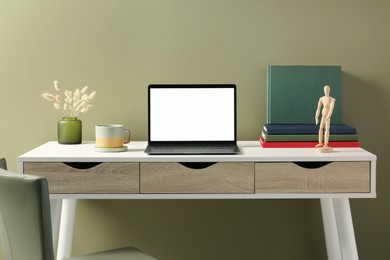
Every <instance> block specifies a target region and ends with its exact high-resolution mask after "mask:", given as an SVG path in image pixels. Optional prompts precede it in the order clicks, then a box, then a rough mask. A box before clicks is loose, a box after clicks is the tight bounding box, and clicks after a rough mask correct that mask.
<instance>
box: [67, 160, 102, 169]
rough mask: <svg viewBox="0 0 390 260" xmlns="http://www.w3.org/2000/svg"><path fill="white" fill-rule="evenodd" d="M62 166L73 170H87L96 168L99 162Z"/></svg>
mask: <svg viewBox="0 0 390 260" xmlns="http://www.w3.org/2000/svg"><path fill="white" fill-rule="evenodd" d="M64 164H65V165H67V166H69V167H71V168H73V169H78V170H88V169H92V168H94V167H96V166H98V165H99V164H101V162H66V163H64Z"/></svg>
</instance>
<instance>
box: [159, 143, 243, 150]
mask: <svg viewBox="0 0 390 260" xmlns="http://www.w3.org/2000/svg"><path fill="white" fill-rule="evenodd" d="M153 147H156V148H166V149H227V148H232V147H235V145H233V144H153Z"/></svg>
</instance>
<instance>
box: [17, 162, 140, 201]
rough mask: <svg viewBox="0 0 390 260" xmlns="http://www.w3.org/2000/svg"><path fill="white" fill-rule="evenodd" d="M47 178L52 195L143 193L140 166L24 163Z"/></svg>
mask: <svg viewBox="0 0 390 260" xmlns="http://www.w3.org/2000/svg"><path fill="white" fill-rule="evenodd" d="M23 167H24V173H25V174H32V175H39V176H43V177H45V178H47V180H48V182H49V191H50V193H54V194H55V193H80V194H83V193H85V194H93V193H106V194H110V193H139V163H66V164H65V163H41V162H28V163H24V166H23Z"/></svg>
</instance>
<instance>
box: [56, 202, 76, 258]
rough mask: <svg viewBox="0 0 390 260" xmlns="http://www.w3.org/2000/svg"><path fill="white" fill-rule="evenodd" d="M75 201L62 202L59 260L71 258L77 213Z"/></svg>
mask: <svg viewBox="0 0 390 260" xmlns="http://www.w3.org/2000/svg"><path fill="white" fill-rule="evenodd" d="M76 202H77V200H75V199H64V200H63V201H62V211H61V222H60V232H59V238H58V249H57V260H62V259H63V258H66V257H70V254H71V251H72V239H73V226H74V218H75V213H76Z"/></svg>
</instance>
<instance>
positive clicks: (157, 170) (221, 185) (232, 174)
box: [140, 163, 254, 194]
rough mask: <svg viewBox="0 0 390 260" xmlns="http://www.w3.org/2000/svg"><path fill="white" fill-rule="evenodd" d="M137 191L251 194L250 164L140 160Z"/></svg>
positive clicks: (251, 169) (252, 175) (251, 165)
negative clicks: (146, 161)
mask: <svg viewBox="0 0 390 260" xmlns="http://www.w3.org/2000/svg"><path fill="white" fill-rule="evenodd" d="M140 174H141V177H140V182H141V193H236V194H239V193H252V194H253V193H254V163H214V164H212V165H207V164H206V165H204V164H202V163H190V164H189V165H187V164H180V163H141V164H140Z"/></svg>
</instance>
